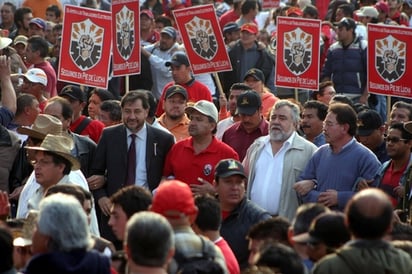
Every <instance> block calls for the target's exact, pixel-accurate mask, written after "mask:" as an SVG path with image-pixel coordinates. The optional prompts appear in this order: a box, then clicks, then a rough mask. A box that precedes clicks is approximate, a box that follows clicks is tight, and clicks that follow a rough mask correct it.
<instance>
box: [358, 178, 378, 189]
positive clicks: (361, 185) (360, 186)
mask: <svg viewBox="0 0 412 274" xmlns="http://www.w3.org/2000/svg"><path fill="white" fill-rule="evenodd" d="M373 181H374V180H373V179H371V180H366V179H362V180H360V181H359V183H358V186H357V187H356V190H357V191H361V190H363V189H367V188H369V187H370V184H371V183H373Z"/></svg>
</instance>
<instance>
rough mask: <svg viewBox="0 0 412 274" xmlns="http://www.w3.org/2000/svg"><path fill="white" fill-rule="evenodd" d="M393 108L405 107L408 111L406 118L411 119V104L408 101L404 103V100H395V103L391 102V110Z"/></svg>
mask: <svg viewBox="0 0 412 274" xmlns="http://www.w3.org/2000/svg"><path fill="white" fill-rule="evenodd" d="M394 108H404V109H407V110H408V111H409V115H408V120H409V121H412V104H409V103H406V102H403V101H397V102H396V103H395V104H393V106H392V110H393V109H394Z"/></svg>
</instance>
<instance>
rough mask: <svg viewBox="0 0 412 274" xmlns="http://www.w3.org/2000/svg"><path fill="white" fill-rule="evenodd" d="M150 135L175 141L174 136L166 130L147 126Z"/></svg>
mask: <svg viewBox="0 0 412 274" xmlns="http://www.w3.org/2000/svg"><path fill="white" fill-rule="evenodd" d="M146 129H147V133H148V135H152V136H156V137H158V138H160V139H173V135H172V134H170V133H168V132H167V131H165V130H162V129H160V128H157V127H154V126H151V125H148V124H146Z"/></svg>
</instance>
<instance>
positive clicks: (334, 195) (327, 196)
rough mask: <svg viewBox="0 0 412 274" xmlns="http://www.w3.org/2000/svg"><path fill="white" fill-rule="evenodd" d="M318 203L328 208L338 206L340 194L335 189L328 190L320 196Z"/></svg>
mask: <svg viewBox="0 0 412 274" xmlns="http://www.w3.org/2000/svg"><path fill="white" fill-rule="evenodd" d="M318 203H320V204H323V205H324V206H327V207H332V206H336V205H338V192H337V191H336V190H334V189H328V190H326V191H325V192H322V193H321V194H319V197H318Z"/></svg>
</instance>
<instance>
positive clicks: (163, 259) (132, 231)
mask: <svg viewBox="0 0 412 274" xmlns="http://www.w3.org/2000/svg"><path fill="white" fill-rule="evenodd" d="M125 239H126V240H125V241H126V244H127V246H128V249H129V250H130V254H129V255H130V257H131V258H130V259H131V260H132V261H133V262H134V263H135V264H138V265H142V266H149V267H160V266H164V265H165V264H166V263H167V259H168V258H167V255H168V254H169V251H170V250H171V249H174V234H173V229H172V227H171V225H170V224H169V222H168V221H167V219H166V218H165V217H163V216H162V215H160V214H157V213H154V212H150V211H142V212H138V213H136V214H134V215H133V216H132V217H131V218H130V219H129V221H128V222H127V228H126V237H125Z"/></svg>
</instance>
